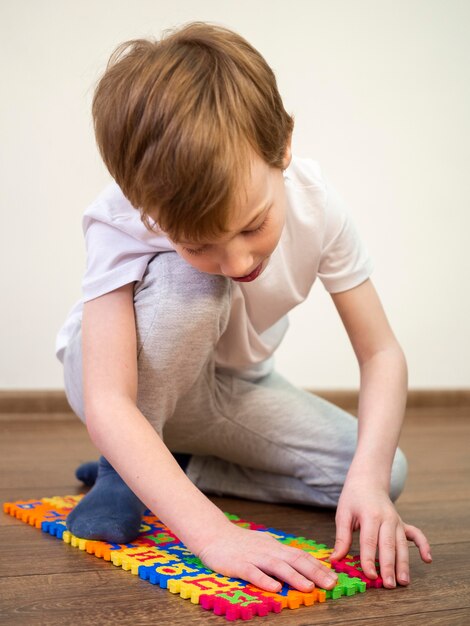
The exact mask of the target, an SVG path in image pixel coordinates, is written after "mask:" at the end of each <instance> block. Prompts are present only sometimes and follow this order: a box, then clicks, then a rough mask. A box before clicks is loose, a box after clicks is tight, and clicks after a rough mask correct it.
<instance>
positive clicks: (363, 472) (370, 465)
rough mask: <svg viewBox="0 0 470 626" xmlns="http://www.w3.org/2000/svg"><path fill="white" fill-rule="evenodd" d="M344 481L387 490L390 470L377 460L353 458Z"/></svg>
mask: <svg viewBox="0 0 470 626" xmlns="http://www.w3.org/2000/svg"><path fill="white" fill-rule="evenodd" d="M346 483H348V484H351V483H354V484H362V485H367V486H368V487H369V488H374V489H383V490H384V491H387V492H388V491H389V489H390V470H389V469H388V468H387V467H386V466H384V464H380V463H378V462H374V461H371V460H364V459H353V461H352V463H351V465H350V467H349V470H348V473H347V476H346ZM346 483H345V484H346Z"/></svg>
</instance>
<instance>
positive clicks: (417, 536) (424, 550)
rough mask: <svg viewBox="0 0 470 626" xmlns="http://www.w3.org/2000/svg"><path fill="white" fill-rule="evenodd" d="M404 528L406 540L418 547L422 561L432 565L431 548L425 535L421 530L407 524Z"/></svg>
mask: <svg viewBox="0 0 470 626" xmlns="http://www.w3.org/2000/svg"><path fill="white" fill-rule="evenodd" d="M404 528H405V535H406V538H407V539H409V540H410V541H413V543H414V544H415V545H416V546H417V547H418V549H419V554H420V556H421V559H422V560H423V561H425V562H426V563H431V561H432V554H431V547H430V545H429V542H428V540H427V539H426V537H425V535H424V533H423V532H422V531H421V530H420V529H419V528H416V526H410V524H405V525H404Z"/></svg>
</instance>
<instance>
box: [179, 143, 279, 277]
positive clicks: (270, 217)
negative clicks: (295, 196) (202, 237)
mask: <svg viewBox="0 0 470 626" xmlns="http://www.w3.org/2000/svg"><path fill="white" fill-rule="evenodd" d="M290 158H291V154H290V147H289V148H288V149H287V151H286V157H285V160H284V169H285V168H286V167H287V166H288V164H289V162H290ZM251 173H252V175H251V179H250V181H249V184H248V186H247V195H246V198H245V199H244V201H243V202H240V203H239V206H237V207H236V209H235V210H234V211H233V216H232V219H231V220H230V222H229V231H230V232H229V233H227V234H226V235H224V236H223V237H221V238H220V239H217V240H215V241H208V242H207V243H204V244H198V243H191V242H189V241H185V242H182V241H180V242H173V245H174V247H175V250H176V252H177V253H178V254H179V255H180V256H181V257H182V258H183V259H184V260H185V261H187V262H188V263H189V264H190V265H192V266H193V267H195V268H196V269H198V270H199V271H201V272H206V273H207V274H220V275H221V276H226V277H227V278H232V279H233V280H237V281H240V282H251V281H253V280H256V278H258V276H259V275H260V274H261V273H262V272H263V271H264V269H265V268H266V266H267V264H268V262H269V258H270V256H271V254H272V253H273V251H274V249H275V248H276V246H277V244H278V242H279V239H280V237H281V233H282V229H283V227H284V222H285V210H286V194H285V189H284V176H283V173H282V171H281V170H280V169H278V168H273V167H270V166H268V165H267V164H266V163H265V162H264V161H263V160H262V159H261V158H260V157H258V156H257V155H256V156H255V158H254V160H253V162H252V170H251Z"/></svg>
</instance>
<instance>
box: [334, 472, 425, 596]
mask: <svg viewBox="0 0 470 626" xmlns="http://www.w3.org/2000/svg"><path fill="white" fill-rule="evenodd" d="M357 529H360V552H361V567H362V569H363V570H364V574H365V575H366V576H367V577H368V578H371V579H375V578H377V572H376V569H375V554H376V550H377V548H378V550H379V564H380V575H381V576H382V578H383V581H384V587H388V588H389V589H391V588H393V587H395V586H396V581H398V583H399V584H400V585H407V584H408V583H409V582H410V567H409V554H408V542H407V540H411V541H413V542H414V543H415V545H416V546H417V547H418V548H419V552H420V555H421V558H422V560H423V561H425V562H426V563H430V562H431V561H432V556H431V549H430V547H429V543H428V540H427V539H426V537H425V536H424V534H423V533H422V532H421V530H420V529H419V528H416V527H415V526H410V525H409V524H405V523H404V522H403V521H402V519H401V518H400V516H399V515H398V513H397V511H396V509H395V506H394V505H393V503H392V501H391V500H390V497H389V495H388V493H387V492H386V491H385V490H384V489H382V488H380V487H375V486H374V485H371V484H370V482H369V481H366V480H357V479H355V480H346V483H345V485H344V488H343V492H342V494H341V497H340V499H339V502H338V508H337V511H336V542H335V547H334V551H333V553H332V554H331V557H330V558H333V559H337V560H339V559H342V558H344V557H345V556H346V555H347V554H348V551H349V548H350V547H351V543H352V533H353V531H355V530H357Z"/></svg>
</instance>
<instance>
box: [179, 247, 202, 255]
mask: <svg viewBox="0 0 470 626" xmlns="http://www.w3.org/2000/svg"><path fill="white" fill-rule="evenodd" d="M206 247H207V246H203V247H202V248H196V249H195V250H193V249H192V248H184V251H185V252H188V253H189V254H196V255H197V254H202V253H203V252H204V251H205V249H206Z"/></svg>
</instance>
